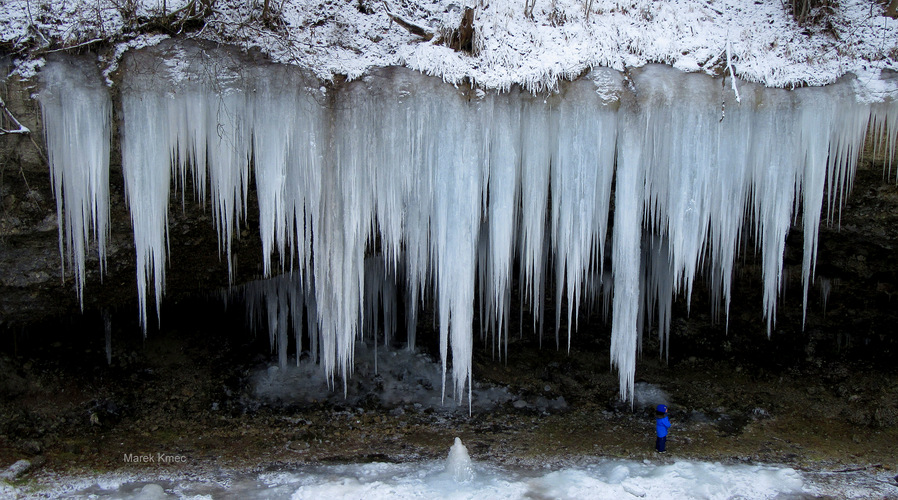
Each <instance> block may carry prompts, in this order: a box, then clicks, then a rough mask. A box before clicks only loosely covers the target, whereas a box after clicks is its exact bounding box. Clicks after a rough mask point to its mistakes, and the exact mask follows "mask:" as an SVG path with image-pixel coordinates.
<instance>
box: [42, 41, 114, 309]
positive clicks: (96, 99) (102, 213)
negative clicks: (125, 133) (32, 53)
mask: <svg viewBox="0 0 898 500" xmlns="http://www.w3.org/2000/svg"><path fill="white" fill-rule="evenodd" d="M40 79H41V82H42V85H43V89H42V90H41V92H40V94H39V96H38V99H39V100H40V103H41V110H42V116H43V124H44V136H45V138H46V143H47V154H48V160H49V162H50V178H51V180H52V182H53V193H54V195H55V197H56V213H57V218H58V220H59V253H60V256H61V257H62V259H61V261H62V262H65V261H66V260H68V261H69V263H70V264H72V265H73V267H74V274H75V288H76V290H77V292H78V300H79V302H80V303H81V306H82V307H84V295H83V294H84V278H85V269H84V260H85V258H86V254H87V246H88V244H89V241H90V237H91V234H92V235H93V238H94V240H96V242H97V249H98V253H99V256H100V271H101V273H102V272H103V271H104V269H105V266H106V240H107V238H108V237H109V141H110V140H111V135H112V133H111V122H112V101H111V99H110V97H109V90H108V89H107V88H106V86H105V85H104V84H103V81H102V78H101V77H100V74H99V73H98V72H97V71H96V68H95V67H94V66H93V65H92V64H90V63H89V62H87V61H84V60H82V59H80V58H78V59H67V60H55V61H51V62H49V63H47V65H46V66H45V67H44V68H43V70H42V71H41V74H40ZM66 250H68V251H66ZM64 270H65V265H63V271H64ZM63 276H65V273H64V272H63Z"/></svg>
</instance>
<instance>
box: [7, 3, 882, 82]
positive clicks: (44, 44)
mask: <svg viewBox="0 0 898 500" xmlns="http://www.w3.org/2000/svg"><path fill="white" fill-rule="evenodd" d="M209 3H211V4H212V8H211V9H210V10H208V11H206V12H205V13H204V14H197V16H196V17H197V20H195V21H194V22H192V23H182V22H181V21H182V20H184V19H185V17H186V16H187V12H186V10H181V11H179V9H182V8H184V7H185V5H188V4H190V0H69V1H66V2H56V1H49V0H5V1H4V2H3V4H4V8H3V11H4V12H3V13H0V44H3V45H6V47H7V48H11V49H12V50H13V51H18V52H19V56H18V57H19V58H20V59H21V60H23V61H24V60H25V59H27V56H26V54H28V53H30V54H32V58H33V56H34V54H37V55H38V56H40V54H41V53H43V52H45V51H46V50H53V49H58V48H61V47H69V46H75V45H79V44H90V43H92V42H94V41H97V40H109V41H112V42H114V43H116V44H119V50H117V51H115V54H116V55H120V54H121V53H122V52H123V50H124V49H126V48H129V47H136V46H141V45H144V44H151V43H153V42H154V41H157V40H159V39H161V38H164V37H165V36H166V35H158V34H155V35H154V33H159V32H160V31H163V32H164V31H165V29H159V27H158V26H159V25H160V24H165V23H168V29H169V30H173V31H174V32H177V31H178V30H181V31H182V33H181V35H182V36H188V37H195V38H204V39H209V40H213V41H219V42H224V43H232V44H236V45H239V46H243V47H245V48H252V47H257V48H259V49H261V50H262V51H263V52H265V53H266V54H268V55H269V56H270V57H271V58H272V59H274V60H275V61H278V62H285V63H292V64H299V65H303V66H306V67H309V68H311V69H313V70H314V71H315V72H316V73H317V74H318V75H319V76H321V77H324V78H332V77H333V76H334V75H346V76H348V77H349V78H350V79H352V78H356V77H358V76H360V75H362V74H364V73H365V72H366V71H367V70H368V69H369V68H371V67H375V66H391V65H401V66H407V67H409V68H412V69H416V70H420V71H422V72H424V73H427V74H430V75H437V76H440V77H442V78H443V79H444V80H446V81H448V82H452V83H459V82H462V81H465V80H466V79H467V80H470V81H472V82H475V83H476V84H478V85H480V86H483V87H486V88H499V89H505V88H508V87H510V86H511V85H513V84H521V85H523V86H525V87H526V88H529V89H531V90H540V89H544V88H547V87H549V88H551V87H552V86H554V84H555V83H556V82H557V81H558V80H559V79H560V78H570V77H574V76H576V75H578V74H580V73H582V72H583V71H584V70H585V69H587V68H590V67H595V66H607V67H611V68H615V69H618V70H623V69H625V68H628V67H638V66H642V65H644V64H646V63H649V62H662V63H667V64H670V65H673V66H674V67H676V68H679V69H682V70H684V71H703V72H708V73H715V74H720V73H727V74H729V73H730V71H731V70H732V72H733V73H735V75H737V76H739V77H740V78H742V79H745V80H751V81H756V82H761V83H763V84H765V85H768V86H775V87H790V86H797V85H825V84H828V83H831V82H833V81H834V80H836V79H837V78H839V77H840V76H842V75H843V74H845V73H846V72H853V73H856V74H858V75H859V76H861V77H862V78H864V77H873V78H875V77H876V76H877V75H878V74H879V73H880V72H881V71H882V70H884V69H888V70H898V20H896V19H892V18H889V17H886V16H884V15H883V11H884V6H883V4H882V3H879V2H875V1H872V0H840V1H839V2H838V5H837V6H836V7H835V8H833V9H827V10H825V11H820V12H819V14H821V15H820V16H819V18H820V19H819V20H818V21H817V22H813V23H812V22H808V23H805V24H804V25H800V24H799V23H797V22H796V21H795V20H794V19H793V17H792V15H791V14H790V13H789V12H788V11H787V9H786V8H785V7H784V4H783V2H781V1H780V0H756V1H754V2H747V1H745V0H533V1H532V2H530V3H531V4H533V6H532V13H528V12H525V10H526V9H527V4H528V1H527V0H514V1H511V0H473V1H472V0H415V1H411V0H386V1H375V0H253V1H236V0H196V4H197V5H198V6H200V5H201V4H209ZM586 3H589V4H591V8H590V9H589V15H588V16H587V12H586V7H585V5H586ZM265 4H267V9H266V7H265ZM129 6H130V7H129ZM466 7H472V8H474V14H475V18H474V26H475V29H476V35H475V40H474V43H475V55H470V54H468V53H464V52H458V51H455V50H452V49H451V48H449V47H448V46H447V43H446V38H447V34H448V33H449V32H450V31H451V30H452V29H455V28H458V26H459V23H460V21H461V18H462V15H463V13H464V10H465V8H466ZM163 9H164V11H163ZM163 12H164V13H165V14H167V15H168V18H167V21H164V22H162V23H160V22H159V21H160V19H162V17H161V16H162V15H163ZM391 14H392V15H391ZM528 14H529V15H528ZM400 21H406V22H407V23H406V25H407V26H408V25H415V26H417V27H420V28H422V29H423V30H424V31H425V32H429V33H432V34H434V35H435V36H433V38H430V39H429V40H425V38H427V37H426V36H425V37H422V36H419V35H415V34H413V33H412V32H411V31H410V30H409V29H407V28H405V27H403V23H402V22H400ZM141 33H143V34H141ZM116 55H113V56H109V57H108V59H109V60H108V61H106V64H107V65H110V66H114V65H115V64H116V60H115V59H116V57H117V56H116ZM28 67H29V66H28V65H26V64H23V63H20V64H19V71H20V73H23V74H25V75H27V74H28V72H29V70H28V69H27V68H28ZM31 67H33V65H32V66H31Z"/></svg>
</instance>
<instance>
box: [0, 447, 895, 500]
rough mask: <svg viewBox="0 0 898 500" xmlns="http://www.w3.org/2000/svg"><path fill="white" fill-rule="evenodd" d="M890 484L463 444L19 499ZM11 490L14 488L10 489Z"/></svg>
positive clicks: (50, 487)
mask: <svg viewBox="0 0 898 500" xmlns="http://www.w3.org/2000/svg"><path fill="white" fill-rule="evenodd" d="M888 479H889V478H887V477H881V478H880V477H876V476H875V475H874V474H871V473H867V472H864V471H858V472H843V473H840V472H827V473H823V472H817V473H808V472H799V471H796V470H795V469H792V468H788V467H777V466H771V465H747V464H735V465H724V464H721V463H708V462H693V461H685V460H677V459H669V460H663V461H661V460H653V461H649V460H645V461H644V462H636V461H630V460H607V459H602V458H595V459H593V460H589V459H584V460H583V464H581V465H576V466H568V467H561V468H550V467H549V466H546V467H545V468H539V467H538V466H537V468H533V467H530V468H510V467H505V466H498V465H495V464H491V463H484V462H479V461H471V460H470V458H469V456H468V452H467V449H466V448H465V447H464V445H463V444H462V443H461V441H459V440H458V439H457V438H456V441H455V444H454V445H453V446H452V447H451V449H450V451H449V453H448V456H447V458H446V459H445V460H442V461H428V462H408V463H378V462H373V463H365V464H342V465H303V466H283V467H268V468H264V469H260V470H255V471H243V472H241V471H235V470H217V471H213V470H207V471H206V472H200V473H197V472H190V473H187V472H175V473H171V472H169V473H159V472H147V473H107V474H103V475H101V476H99V477H59V476H45V477H43V478H41V479H38V481H37V484H34V483H33V484H32V485H31V487H30V488H29V489H28V490H25V489H22V488H20V489H14V490H10V489H7V490H6V491H3V493H4V494H9V495H10V497H12V498H16V497H19V498H85V499H87V498H90V499H94V498H96V499H100V498H103V499H106V498H108V499H147V500H149V499H173V498H179V499H181V498H183V499H188V498H190V499H200V498H234V499H281V498H283V499H305V498H308V499H322V498H323V499H338V498H357V499H362V498H364V499H365V500H374V499H381V498H452V499H465V498H471V499H485V498H490V499H499V498H509V499H511V498H556V499H566V498H571V499H583V498H632V497H636V498H703V499H718V498H719V499H725V498H820V497H835V498H889V497H890V495H894V494H896V493H898V488H896V485H895V484H890V482H889V480H888ZM7 488H8V487H7Z"/></svg>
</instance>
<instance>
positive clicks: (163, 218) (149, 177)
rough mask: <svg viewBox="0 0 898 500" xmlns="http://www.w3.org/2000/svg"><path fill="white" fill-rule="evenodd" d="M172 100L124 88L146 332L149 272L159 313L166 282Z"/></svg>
mask: <svg viewBox="0 0 898 500" xmlns="http://www.w3.org/2000/svg"><path fill="white" fill-rule="evenodd" d="M125 88H128V87H127V86H126V87H125ZM173 105H174V101H173V99H172V98H171V97H170V96H167V95H163V94H162V93H160V92H153V91H151V90H149V89H147V90H145V91H142V92H123V93H122V112H123V117H122V118H123V120H122V121H123V130H122V170H123V172H124V176H125V195H126V198H127V201H128V207H129V210H130V212H131V225H132V226H133V228H134V251H135V253H136V258H137V300H138V307H139V310H140V323H141V325H142V326H143V328H144V332H146V324H147V311H146V309H147V292H148V286H149V281H150V275H152V278H153V280H152V282H153V287H154V290H155V298H156V315H157V317H158V316H159V305H160V303H161V301H162V293H163V287H164V283H165V260H166V250H167V238H168V197H169V190H170V183H171V151H172V149H173V146H174V144H171V143H170V142H169V139H170V136H169V128H168V125H169V116H168V112H169V110H170V108H171V107H172V106H173Z"/></svg>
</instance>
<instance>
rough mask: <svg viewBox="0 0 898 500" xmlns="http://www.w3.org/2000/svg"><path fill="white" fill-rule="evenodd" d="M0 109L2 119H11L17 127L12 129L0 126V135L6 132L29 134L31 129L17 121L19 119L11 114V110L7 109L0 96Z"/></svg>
mask: <svg viewBox="0 0 898 500" xmlns="http://www.w3.org/2000/svg"><path fill="white" fill-rule="evenodd" d="M0 110H2V111H3V113H2V115H3V117H4V121H5V120H9V121H11V122H12V123H13V124H14V125H15V126H16V127H18V128H16V129H12V128H10V129H7V128H6V127H5V126H0V135H6V134H30V133H31V130H30V129H29V128H28V127H26V126H25V125H22V124H21V123H19V120H17V119H16V117H15V116H13V114H12V112H11V111H10V110H9V108H7V107H6V103H5V102H3V98H2V97H0ZM4 125H5V123H4Z"/></svg>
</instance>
